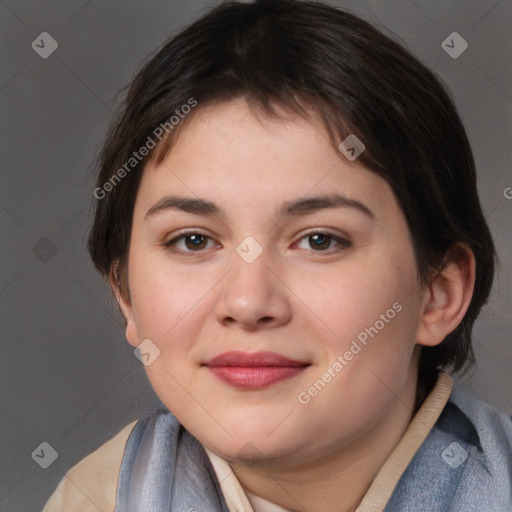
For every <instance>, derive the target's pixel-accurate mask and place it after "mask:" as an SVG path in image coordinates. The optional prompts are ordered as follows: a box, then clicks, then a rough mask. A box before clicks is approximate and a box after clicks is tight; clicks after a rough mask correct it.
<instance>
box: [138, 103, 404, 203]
mask: <svg viewBox="0 0 512 512" xmlns="http://www.w3.org/2000/svg"><path fill="white" fill-rule="evenodd" d="M282 114H283V116H282V117H281V116H280V118H274V117H269V116H266V115H264V114H263V113H261V112H259V111H256V112H255V111H252V110H251V109H250V107H249V105H248V104H247V103H246V102H245V101H244V100H242V99H240V100H234V101H230V102H225V103H221V104H216V105H212V106H208V107H204V108H201V107H200V105H199V106H198V110H197V111H196V112H195V113H194V116H193V118H191V119H190V120H187V123H186V125H185V127H184V129H183V130H182V131H181V132H180V134H179V137H178V138H177V139H176V141H175V143H174V145H173V147H172V149H171V151H170V152H169V153H168V154H167V155H166V156H165V158H164V159H163V160H162V162H160V163H155V162H150V163H148V165H147V166H146V169H145V171H144V174H143V177H142V182H141V185H140V188H139V193H138V197H137V203H139V204H140V203H143V204H144V205H145V206H147V207H148V208H149V207H151V206H152V204H149V203H151V202H153V203H154V202H156V201H157V200H158V199H159V198H161V197H162V196H163V194H164V193H170V192H172V193H173V194H182V195H184V196H187V197H191V196H192V197H193V196H196V197H202V198H214V199H216V202H220V203H221V204H223V205H225V206H226V209H227V206H229V205H230V204H232V205H238V206H239V209H243V208H242V206H245V210H247V209H250V208H256V207H262V206H267V207H268V205H269V204H271V203H276V204H277V203H278V202H279V203H281V202H282V201H283V198H286V199H288V200H291V199H295V198H297V197H304V196H308V195H315V196H317V195H321V194H331V193H333V192H338V193H343V194H344V195H346V196H348V197H352V198H354V199H359V200H361V201H366V202H371V203H372V205H373V207H372V210H374V211H375V210H377V211H379V209H386V208H388V207H389V206H390V204H392V203H393V201H394V195H393V193H392V191H391V188H390V187H389V185H388V183H387V182H386V181H385V180H384V179H383V178H381V177H380V176H378V175H377V174H375V173H373V172H371V171H370V170H368V169H365V168H364V167H362V166H361V165H359V164H358V162H357V160H356V161H354V162H351V161H349V160H348V159H347V158H345V156H344V155H342V154H341V152H340V151H339V150H338V149H337V148H336V147H335V146H334V144H333V143H332V141H331V139H330V138H329V135H328V132H327V130H326V129H325V127H324V126H323V124H322V123H321V121H320V120H319V119H318V118H315V117H311V118H310V119H307V120H306V119H304V118H302V117H299V116H297V115H295V116H292V115H290V114H284V113H282ZM395 205H396V202H395ZM136 207H137V206H136Z"/></svg>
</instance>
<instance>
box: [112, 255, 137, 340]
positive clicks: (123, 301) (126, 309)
mask: <svg viewBox="0 0 512 512" xmlns="http://www.w3.org/2000/svg"><path fill="white" fill-rule="evenodd" d="M108 282H109V284H110V287H111V288H112V291H113V292H114V296H115V298H116V301H117V305H118V306H119V310H120V311H121V314H122V315H123V318H124V322H125V330H126V339H127V341H128V343H130V345H133V346H134V347H136V346H138V345H139V336H138V333H137V324H136V322H135V317H134V314H133V308H132V305H131V301H130V299H129V298H127V297H125V294H123V292H122V290H121V280H120V276H119V272H118V267H117V263H116V264H114V266H113V268H112V270H111V272H110V274H109V277H108ZM126 288H128V286H126Z"/></svg>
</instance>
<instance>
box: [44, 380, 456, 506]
mask: <svg viewBox="0 0 512 512" xmlns="http://www.w3.org/2000/svg"><path fill="white" fill-rule="evenodd" d="M452 389H453V380H452V379H451V377H449V376H448V375H447V374H445V373H440V374H439V377H438V380H437V382H436V384H435V386H434V388H433V389H432V391H431V392H430V393H429V395H428V396H427V398H426V399H425V401H424V402H423V404H422V406H421V407H420V409H419V411H418V412H417V413H416V415H415V416H414V418H413V419H412V421H411V423H410V424H409V426H408V427H407V429H406V431H405V432H404V435H403V436H402V438H401V439H400V442H399V443H398V444H397V446H396V447H395V449H394V450H393V452H392V453H391V455H390V456H389V457H388V459H387V460H386V462H385V463H384V465H383V466H382V468H381V469H380V471H379V473H378V474H377V476H376V477H375V479H374V480H373V482H372V484H371V485H370V488H369V489H368V491H367V492H366V494H365V496H364V498H363V500H362V502H361V503H360V504H359V506H358V507H357V509H356V512H382V510H383V509H384V507H385V506H386V503H387V502H388V500H389V498H390V497H391V494H392V492H393V490H394V488H395V487H396V484H397V483H398V480H399V479H400V477H401V476H402V474H403V472H404V471H405V469H406V468H407V465H408V464H409V462H410V461H411V459H412V458H413V456H414V454H415V453H416V452H417V450H418V449H419V447H420V445H421V444H422V443H423V441H424V440H425V438H426V437H427V435H428V433H429V432H430V430H431V429H432V427H433V426H434V424H435V422H436V421H437V419H438V418H439V415H440V414H441V412H442V410H443V408H444V406H445V405H446V402H447V401H448V399H449V397H450V394H451V392H452ZM136 423H137V422H136V421H134V422H133V423H131V424H130V425H127V426H126V427H125V428H124V429H123V430H122V431H121V432H119V434H117V435H116V436H115V437H113V438H112V439H111V440H110V441H108V442H107V443H105V444H104V445H102V446H100V447H99V448H98V449H97V450H96V451H95V452H93V453H91V454H90V455H88V456H87V457H85V458H84V459H82V460H81V461H80V462H79V463H78V464H77V465H76V466H74V467H73V468H71V469H70V470H69V471H68V472H67V473H66V475H65V476H64V478H63V479H62V480H61V482H60V483H59V486H58V487H57V489H56V490H55V492H54V493H53V494H52V496H51V497H50V499H49V500H48V502H47V503H46V505H45V507H44V509H43V512H112V511H113V510H114V508H115V500H116V490H117V481H118V477H119V469H120V467H121V462H122V459H123V454H124V449H125V446H126V442H127V440H128V437H129V435H130V433H131V431H132V430H133V428H134V427H135V424H136ZM206 453H207V455H208V457H209V459H210V461H211V463H212V466H213V469H214V470H215V473H216V475H217V478H218V480H219V482H220V486H221V489H222V493H223V494H224V498H225V500H226V503H227V505H228V508H229V511H230V512H290V511H288V510H286V509H284V508H282V507H279V506H277V505H276V504H274V503H271V502H269V501H267V500H265V499H263V498H261V497H259V496H256V495H254V494H252V493H250V492H248V491H245V490H244V489H243V487H242V486H241V484H240V482H239V481H238V479H237V478H236V476H235V474H234V473H233V471H232V470H231V466H230V465H229V463H228V462H227V461H225V460H224V459H222V458H220V457H218V456H217V455H215V454H214V453H212V452H210V451H209V450H206Z"/></svg>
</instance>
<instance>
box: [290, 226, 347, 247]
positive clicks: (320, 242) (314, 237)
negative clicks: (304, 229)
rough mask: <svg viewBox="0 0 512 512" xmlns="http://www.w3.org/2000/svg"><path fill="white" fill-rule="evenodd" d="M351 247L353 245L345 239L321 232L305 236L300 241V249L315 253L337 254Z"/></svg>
mask: <svg viewBox="0 0 512 512" xmlns="http://www.w3.org/2000/svg"><path fill="white" fill-rule="evenodd" d="M304 242H306V243H304ZM301 245H302V247H301ZM306 245H307V246H306ZM350 245H351V243H350V242H349V241H348V240H345V239H344V238H341V237H338V236H335V235H331V234H329V233H323V232H320V231H317V232H314V233H310V234H308V235H305V236H303V237H302V238H301V239H300V241H299V248H300V249H312V250H313V251H314V252H328V251H329V252H337V251H342V250H344V249H346V248H348V247H350Z"/></svg>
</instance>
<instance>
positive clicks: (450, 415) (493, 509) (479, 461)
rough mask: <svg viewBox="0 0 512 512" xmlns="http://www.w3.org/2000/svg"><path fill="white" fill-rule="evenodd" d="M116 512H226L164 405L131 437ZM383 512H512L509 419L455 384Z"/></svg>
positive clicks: (201, 455)
mask: <svg viewBox="0 0 512 512" xmlns="http://www.w3.org/2000/svg"><path fill="white" fill-rule="evenodd" d="M115 512H229V509H228V507H227V505H226V502H225V500H224V497H223V495H222V491H221V488H220V485H219V481H218V479H217V476H216V474H215V472H214V470H213V467H212V465H211V463H210V460H209V458H208V456H207V454H206V452H205V451H204V449H203V447H202V446H201V444H200V443H199V442H198V441H197V440H196V439H195V438H194V437H193V436H192V435H191V434H190V433H189V432H188V431H187V430H186V429H185V428H184V427H183V426H182V425H180V423H179V422H178V420H177V419H176V418H175V417H174V416H173V415H172V414H171V413H170V412H169V411H168V410H167V409H166V408H165V406H163V404H161V405H160V406H158V407H156V408H155V409H153V410H152V411H150V412H149V414H148V415H147V416H145V417H144V418H142V419H141V420H140V421H139V422H138V423H137V425H136V426H135V428H134V430H133V431H132V433H131V435H130V437H129V439H128V442H127V444H126V448H125V453H124V457H123V461H122V464H121V470H120V474H119V484H118V489H117V506H116V509H115ZM308 512H315V511H314V510H313V511H308ZM372 512H374V511H372ZM384 512H512V422H511V421H510V418H508V417H507V416H505V415H504V414H503V413H500V412H498V411H497V410H496V409H494V408H492V407H491V406H489V405H487V404H486V403H484V402H481V401H480V400H478V399H477V398H476V397H474V396H473V395H472V394H470V393H469V392H468V391H466V390H465V389H464V388H463V387H462V386H460V385H459V384H457V383H456V384H455V388H454V390H453V392H452V395H451V396H450V400H449V401H448V403H447V404H446V406H445V408H444V410H443V412H442V414H441V416H440V417H439V419H438V421H437V422H436V424H435V426H434V428H433V429H432V430H431V432H430V433H429V435H428V436H427V438H426V440H425V441H424V443H423V444H422V445H421V447H420V449H419V450H418V452H417V453H416V454H415V456H414V457H413V459H412V461H411V463H410V464H409V466H408V467H407V469H406V471H405V472H404V474H403V475H402V477H401V479H400V481H399V482H398V484H397V486H396V488H395V490H394V492H393V494H392V496H391V498H390V500H389V502H388V504H387V505H386V507H385V509H384Z"/></svg>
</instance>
